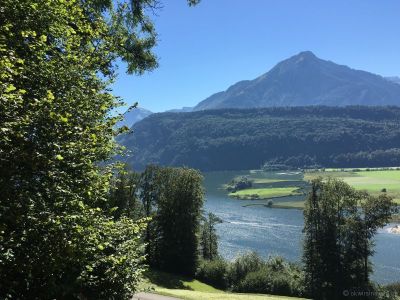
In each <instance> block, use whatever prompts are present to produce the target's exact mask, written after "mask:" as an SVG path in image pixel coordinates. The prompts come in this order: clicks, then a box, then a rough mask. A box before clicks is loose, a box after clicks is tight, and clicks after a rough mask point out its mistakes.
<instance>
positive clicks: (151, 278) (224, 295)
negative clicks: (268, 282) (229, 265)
mask: <svg viewBox="0 0 400 300" xmlns="http://www.w3.org/2000/svg"><path fill="white" fill-rule="evenodd" d="M146 276H147V278H148V279H147V280H146V282H145V283H144V284H143V287H142V289H144V290H150V291H151V292H153V293H156V294H160V295H164V296H170V297H176V298H180V299H185V300H208V299H210V300H214V299H218V300H252V299H254V300H258V299H260V300H264V299H265V300H289V299H294V300H295V299H304V298H296V297H284V296H273V295H264V294H242V293H240V294H238V293H229V292H225V291H222V290H219V289H216V288H214V287H212V286H210V285H208V284H205V283H203V282H200V281H198V280H196V279H190V278H185V277H182V276H177V275H172V274H168V273H164V272H158V271H150V272H147V274H146Z"/></svg>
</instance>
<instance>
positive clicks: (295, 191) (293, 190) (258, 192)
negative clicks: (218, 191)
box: [229, 186, 301, 199]
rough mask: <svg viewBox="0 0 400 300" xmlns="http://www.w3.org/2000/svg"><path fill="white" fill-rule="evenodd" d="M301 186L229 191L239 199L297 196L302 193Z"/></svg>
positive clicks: (230, 194) (231, 195)
mask: <svg viewBox="0 0 400 300" xmlns="http://www.w3.org/2000/svg"><path fill="white" fill-rule="evenodd" d="M300 194H301V192H299V188H298V187H295V186H289V187H271V188H260V189H254V188H250V189H245V190H240V191H236V192H235V193H229V196H230V197H234V198H238V199H271V198H277V197H285V196H296V195H300Z"/></svg>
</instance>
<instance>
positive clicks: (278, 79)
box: [194, 51, 400, 110]
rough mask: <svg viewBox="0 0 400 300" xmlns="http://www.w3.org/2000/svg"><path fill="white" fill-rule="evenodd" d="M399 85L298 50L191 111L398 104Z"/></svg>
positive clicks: (213, 96)
mask: <svg viewBox="0 0 400 300" xmlns="http://www.w3.org/2000/svg"><path fill="white" fill-rule="evenodd" d="M399 104H400V85H398V84H396V83H395V82H392V81H390V80H387V79H385V78H384V77H382V76H379V75H375V74H372V73H368V72H365V71H359V70H354V69H351V68H349V67H347V66H343V65H338V64H336V63H333V62H331V61H327V60H323V59H320V58H318V57H316V56H315V55H314V54H313V53H312V52H310V51H306V52H301V53H299V54H298V55H295V56H293V57H291V58H289V59H287V60H284V61H282V62H280V63H278V64H277V65H276V66H275V67H274V68H272V69H271V70H270V71H269V72H267V73H265V74H263V75H261V76H260V77H258V78H256V79H254V80H244V81H240V82H238V83H236V84H234V85H232V86H231V87H229V88H228V89H227V90H226V91H224V92H219V93H216V94H214V95H212V96H210V97H209V98H207V99H205V100H203V101H201V102H200V103H199V104H198V105H197V106H196V107H195V108H194V110H205V109H217V108H254V107H271V106H307V105H328V106H346V105H399Z"/></svg>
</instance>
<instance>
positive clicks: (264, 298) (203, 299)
mask: <svg viewBox="0 0 400 300" xmlns="http://www.w3.org/2000/svg"><path fill="white" fill-rule="evenodd" d="M155 291H156V292H157V293H159V294H160V295H164V296H171V297H177V298H181V299H185V300H214V299H215V300H253V299H254V300H288V299H303V298H294V297H283V296H272V295H260V294H236V293H226V292H222V291H220V292H199V291H190V290H171V289H165V288H156V289H155Z"/></svg>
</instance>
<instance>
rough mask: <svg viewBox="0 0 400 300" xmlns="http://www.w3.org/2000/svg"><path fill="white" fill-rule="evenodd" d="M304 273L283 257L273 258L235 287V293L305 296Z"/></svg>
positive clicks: (248, 274)
mask: <svg viewBox="0 0 400 300" xmlns="http://www.w3.org/2000/svg"><path fill="white" fill-rule="evenodd" d="M303 282H304V281H303V273H302V271H301V269H300V267H299V266H297V265H295V264H291V263H288V262H286V261H285V260H284V259H283V258H282V257H271V258H269V259H268V260H267V261H266V262H265V263H264V265H263V266H261V267H260V268H259V269H258V270H254V271H251V272H249V273H247V274H246V276H245V277H244V278H243V279H242V280H240V281H239V282H238V283H237V284H236V285H234V291H236V292H246V293H263V294H276V295H286V296H303V295H304V288H303V286H304V284H303Z"/></svg>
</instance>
